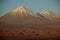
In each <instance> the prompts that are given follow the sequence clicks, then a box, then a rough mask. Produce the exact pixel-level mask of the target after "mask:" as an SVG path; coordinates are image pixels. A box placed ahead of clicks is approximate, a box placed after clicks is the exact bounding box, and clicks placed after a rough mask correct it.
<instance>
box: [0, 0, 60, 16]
mask: <svg viewBox="0 0 60 40" xmlns="http://www.w3.org/2000/svg"><path fill="white" fill-rule="evenodd" d="M18 6H25V7H26V8H27V9H29V10H31V11H32V12H35V13H37V12H41V11H52V12H54V13H56V14H60V0H0V16H2V15H4V14H6V13H7V12H9V11H11V10H12V9H14V8H16V7H18Z"/></svg>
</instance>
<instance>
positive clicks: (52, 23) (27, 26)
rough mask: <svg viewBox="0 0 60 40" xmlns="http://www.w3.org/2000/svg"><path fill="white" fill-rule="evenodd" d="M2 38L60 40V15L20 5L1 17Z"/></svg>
mask: <svg viewBox="0 0 60 40" xmlns="http://www.w3.org/2000/svg"><path fill="white" fill-rule="evenodd" d="M0 39H1V40H60V16H58V15H56V14H54V13H53V12H39V13H37V15H35V13H33V12H31V11H30V10H28V9H27V8H25V7H24V6H19V7H17V8H15V9H13V10H11V11H10V12H8V13H7V14H5V15H4V16H1V17H0Z"/></svg>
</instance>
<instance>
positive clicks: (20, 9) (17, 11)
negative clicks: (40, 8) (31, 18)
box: [11, 6, 34, 16]
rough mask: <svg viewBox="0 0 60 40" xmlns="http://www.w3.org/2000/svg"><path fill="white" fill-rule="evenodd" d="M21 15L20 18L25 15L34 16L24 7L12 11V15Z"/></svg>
mask: <svg viewBox="0 0 60 40" xmlns="http://www.w3.org/2000/svg"><path fill="white" fill-rule="evenodd" d="M16 14H19V15H20V16H23V15H34V14H33V13H32V12H31V11H29V10H28V9H26V8H25V7H24V6H18V7H17V8H15V9H14V10H12V12H11V15H16Z"/></svg>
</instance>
